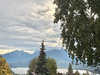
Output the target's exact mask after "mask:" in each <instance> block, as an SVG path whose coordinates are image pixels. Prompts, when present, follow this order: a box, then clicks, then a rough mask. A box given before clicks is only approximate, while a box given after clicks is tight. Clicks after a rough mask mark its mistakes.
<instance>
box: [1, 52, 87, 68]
mask: <svg viewBox="0 0 100 75" xmlns="http://www.w3.org/2000/svg"><path fill="white" fill-rule="evenodd" d="M45 52H46V55H47V57H50V58H54V59H55V60H56V62H57V65H58V68H68V65H69V63H71V62H72V60H71V58H69V55H68V52H66V51H64V50H47V51H45ZM38 55H39V51H35V52H34V53H33V54H29V53H27V52H24V51H18V50H16V51H13V52H10V53H7V54H4V55H2V56H3V57H4V58H5V59H6V60H7V62H8V64H9V65H10V67H28V65H29V61H30V60H32V59H33V58H35V57H38ZM81 67H82V65H78V66H76V65H73V68H75V69H81ZM82 69H86V67H82Z"/></svg>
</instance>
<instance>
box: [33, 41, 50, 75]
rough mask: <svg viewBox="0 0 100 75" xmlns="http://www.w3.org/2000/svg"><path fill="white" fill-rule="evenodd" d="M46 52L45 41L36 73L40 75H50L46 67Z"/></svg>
mask: <svg viewBox="0 0 100 75" xmlns="http://www.w3.org/2000/svg"><path fill="white" fill-rule="evenodd" d="M44 50H45V46H44V41H43V42H42V45H41V48H40V55H39V57H38V61H37V64H36V69H35V73H36V74H38V75H49V70H48V68H47V66H46V63H47V59H46V53H45V52H44Z"/></svg>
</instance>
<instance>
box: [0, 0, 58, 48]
mask: <svg viewBox="0 0 100 75" xmlns="http://www.w3.org/2000/svg"><path fill="white" fill-rule="evenodd" d="M50 1H51V2H52V0H42V1H37V0H0V5H1V7H0V45H1V46H2V45H5V46H4V47H1V46H0V49H9V48H10V47H11V48H13V49H14V48H15V49H16V48H20V49H28V50H31V49H39V47H40V44H41V41H42V40H43V39H45V42H48V43H55V44H57V40H56V39H58V38H60V30H59V25H57V24H56V25H54V24H53V20H49V19H47V18H46V16H48V15H47V12H49V11H50V8H49V7H48V6H47V3H48V2H50ZM50 28H52V31H53V32H52V31H51V32H52V33H51V32H50V31H49V32H48V33H47V32H46V31H47V30H49V29H50ZM47 38H49V39H47ZM47 47H48V48H49V45H48V46H47ZM51 47H52V46H50V48H51Z"/></svg>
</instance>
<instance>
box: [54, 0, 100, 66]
mask: <svg viewBox="0 0 100 75" xmlns="http://www.w3.org/2000/svg"><path fill="white" fill-rule="evenodd" d="M54 3H55V4H56V5H57V8H56V10H55V20H54V23H58V22H59V21H60V23H61V37H62V40H63V42H62V43H63V46H65V47H66V50H68V52H69V55H70V57H71V58H72V59H75V58H74V56H77V58H76V61H77V62H78V61H81V62H82V63H83V64H87V65H88V66H98V65H100V0H87V1H85V0H54Z"/></svg>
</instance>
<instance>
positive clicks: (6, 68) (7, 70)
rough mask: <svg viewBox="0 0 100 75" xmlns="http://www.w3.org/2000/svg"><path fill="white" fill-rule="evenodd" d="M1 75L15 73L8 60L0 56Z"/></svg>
mask: <svg viewBox="0 0 100 75" xmlns="http://www.w3.org/2000/svg"><path fill="white" fill-rule="evenodd" d="M0 75H13V74H12V73H11V70H10V67H9V65H8V63H7V62H6V60H5V59H4V58H3V57H1V56H0Z"/></svg>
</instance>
